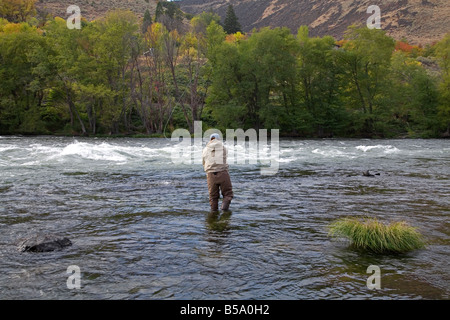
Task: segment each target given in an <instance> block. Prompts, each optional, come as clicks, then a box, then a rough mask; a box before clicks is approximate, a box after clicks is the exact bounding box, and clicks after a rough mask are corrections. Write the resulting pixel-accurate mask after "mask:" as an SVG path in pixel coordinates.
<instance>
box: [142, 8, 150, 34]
mask: <svg viewBox="0 0 450 320" xmlns="http://www.w3.org/2000/svg"><path fill="white" fill-rule="evenodd" d="M151 24H152V16H151V15H150V11H149V10H148V9H147V10H145V13H144V19H143V21H142V33H146V32H147V29H148V27H150V26H151Z"/></svg>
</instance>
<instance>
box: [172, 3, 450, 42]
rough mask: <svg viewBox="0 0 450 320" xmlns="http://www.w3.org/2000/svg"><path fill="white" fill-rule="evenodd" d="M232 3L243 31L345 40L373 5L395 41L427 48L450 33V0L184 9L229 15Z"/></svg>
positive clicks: (185, 7)
mask: <svg viewBox="0 0 450 320" xmlns="http://www.w3.org/2000/svg"><path fill="white" fill-rule="evenodd" d="M230 3H231V4H232V5H233V7H234V9H235V12H236V15H237V16H238V18H239V21H240V23H241V25H242V26H243V29H244V31H250V30H252V29H253V28H260V27H264V26H272V27H280V26H285V27H289V28H290V29H291V30H292V31H293V32H296V31H297V29H298V28H299V27H300V26H301V25H308V26H309V27H310V32H311V35H313V36H323V35H332V36H334V37H336V38H337V39H341V38H342V36H343V33H344V32H345V30H346V29H347V27H348V26H349V25H351V24H354V23H356V24H364V25H365V24H366V21H367V19H368V18H369V17H370V16H371V14H370V13H367V12H366V11H367V8H368V7H369V6H370V5H378V6H379V7H380V10H381V28H382V29H384V30H386V32H387V33H388V34H389V35H390V36H392V37H393V38H395V39H402V38H406V39H407V40H408V41H409V42H410V43H411V44H428V43H432V42H434V41H436V40H440V39H441V38H442V37H443V36H444V35H445V34H446V33H448V32H450V0H359V1H356V0H341V1H335V0H182V1H181V2H180V4H181V9H183V11H185V12H189V13H193V14H197V13H199V12H201V11H209V10H213V11H215V12H216V13H218V14H219V15H220V16H222V17H224V16H225V13H226V8H227V6H228V4H230Z"/></svg>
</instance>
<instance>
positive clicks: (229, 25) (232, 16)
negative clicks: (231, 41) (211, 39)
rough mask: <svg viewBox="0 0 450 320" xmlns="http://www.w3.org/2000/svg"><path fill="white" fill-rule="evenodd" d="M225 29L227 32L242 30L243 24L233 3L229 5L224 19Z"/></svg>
mask: <svg viewBox="0 0 450 320" xmlns="http://www.w3.org/2000/svg"><path fill="white" fill-rule="evenodd" d="M224 30H225V32H226V33H227V34H232V33H236V32H242V30H241V24H240V23H239V20H238V18H237V16H236V13H235V12H234V8H233V5H231V4H230V5H228V8H227V13H226V16H225V20H224Z"/></svg>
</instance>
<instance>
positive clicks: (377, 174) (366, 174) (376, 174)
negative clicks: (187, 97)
mask: <svg viewBox="0 0 450 320" xmlns="http://www.w3.org/2000/svg"><path fill="white" fill-rule="evenodd" d="M379 175H380V174H379V173H375V174H371V173H370V172H369V170H366V171H364V172H363V176H364V177H375V176H379Z"/></svg>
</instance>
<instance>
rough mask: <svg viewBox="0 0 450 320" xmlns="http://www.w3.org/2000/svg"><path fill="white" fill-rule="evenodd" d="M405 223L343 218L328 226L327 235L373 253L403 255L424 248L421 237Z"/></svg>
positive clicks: (413, 228)
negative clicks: (346, 240)
mask: <svg viewBox="0 0 450 320" xmlns="http://www.w3.org/2000/svg"><path fill="white" fill-rule="evenodd" d="M416 229H417V228H415V227H411V226H409V225H408V224H407V223H406V222H405V221H399V222H392V223H390V224H384V223H382V222H380V221H378V220H377V219H375V218H366V219H364V220H362V221H361V220H358V219H356V218H343V219H339V220H337V221H335V222H333V223H332V224H331V225H330V226H329V233H328V235H329V236H331V237H335V238H340V237H345V238H348V239H349V240H350V242H351V245H352V246H354V247H355V248H358V249H364V250H369V251H372V252H375V253H404V252H407V251H411V250H415V249H420V248H423V247H425V241H424V239H423V236H422V235H421V234H420V233H419V232H418V231H417V230H416Z"/></svg>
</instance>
